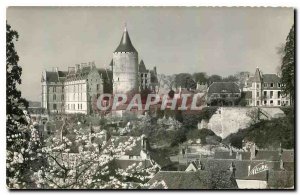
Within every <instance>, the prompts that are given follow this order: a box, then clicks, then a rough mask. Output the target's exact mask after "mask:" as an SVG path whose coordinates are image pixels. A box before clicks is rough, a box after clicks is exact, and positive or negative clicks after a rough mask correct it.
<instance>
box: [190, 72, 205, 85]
mask: <svg viewBox="0 0 300 195" xmlns="http://www.w3.org/2000/svg"><path fill="white" fill-rule="evenodd" d="M193 79H194V80H195V81H196V82H197V83H207V81H208V76H207V74H206V73H205V72H197V73H194V74H193Z"/></svg>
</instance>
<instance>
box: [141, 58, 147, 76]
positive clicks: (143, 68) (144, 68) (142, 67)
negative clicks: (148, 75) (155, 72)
mask: <svg viewBox="0 0 300 195" xmlns="http://www.w3.org/2000/svg"><path fill="white" fill-rule="evenodd" d="M139 72H142V73H144V72H148V71H147V69H146V66H145V64H144V61H143V60H141V62H140V64H139Z"/></svg>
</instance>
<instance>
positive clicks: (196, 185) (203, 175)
mask: <svg viewBox="0 0 300 195" xmlns="http://www.w3.org/2000/svg"><path fill="white" fill-rule="evenodd" d="M207 177H208V172H207V171H197V172H185V171H160V172H158V173H156V174H155V175H154V177H153V178H152V179H150V180H149V181H148V183H147V184H148V185H149V189H209V183H208V178H207ZM161 182H164V185H161ZM163 186H164V187H163Z"/></svg>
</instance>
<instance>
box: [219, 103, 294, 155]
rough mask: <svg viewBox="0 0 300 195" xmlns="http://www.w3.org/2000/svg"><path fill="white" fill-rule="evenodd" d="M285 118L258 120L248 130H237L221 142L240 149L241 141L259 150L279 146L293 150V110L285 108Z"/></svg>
mask: <svg viewBox="0 0 300 195" xmlns="http://www.w3.org/2000/svg"><path fill="white" fill-rule="evenodd" d="M284 110H285V113H286V114H287V115H286V116H285V117H282V118H276V119H271V120H260V121H259V122H258V123H255V124H252V125H251V126H250V127H249V128H246V129H243V130H239V131H238V132H237V133H234V134H231V135H230V136H228V137H227V138H226V139H224V140H223V142H224V143H226V144H229V143H230V144H231V145H232V146H234V147H237V148H242V143H243V140H244V139H246V140H249V141H253V142H255V143H256V145H257V146H258V147H259V148H276V147H278V146H279V145H280V144H281V146H282V147H283V148H286V149H292V148H294V141H295V138H294V136H295V133H294V131H295V129H294V114H293V108H285V109H284Z"/></svg>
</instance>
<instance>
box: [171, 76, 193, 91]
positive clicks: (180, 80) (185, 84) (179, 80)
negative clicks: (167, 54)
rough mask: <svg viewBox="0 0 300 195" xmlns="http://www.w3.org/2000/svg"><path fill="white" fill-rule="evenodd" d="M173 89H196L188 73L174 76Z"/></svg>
mask: <svg viewBox="0 0 300 195" xmlns="http://www.w3.org/2000/svg"><path fill="white" fill-rule="evenodd" d="M175 87H177V88H178V87H182V88H187V89H196V82H195V81H194V79H193V77H192V75H191V74H189V73H180V74H177V75H176V76H175Z"/></svg>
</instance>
